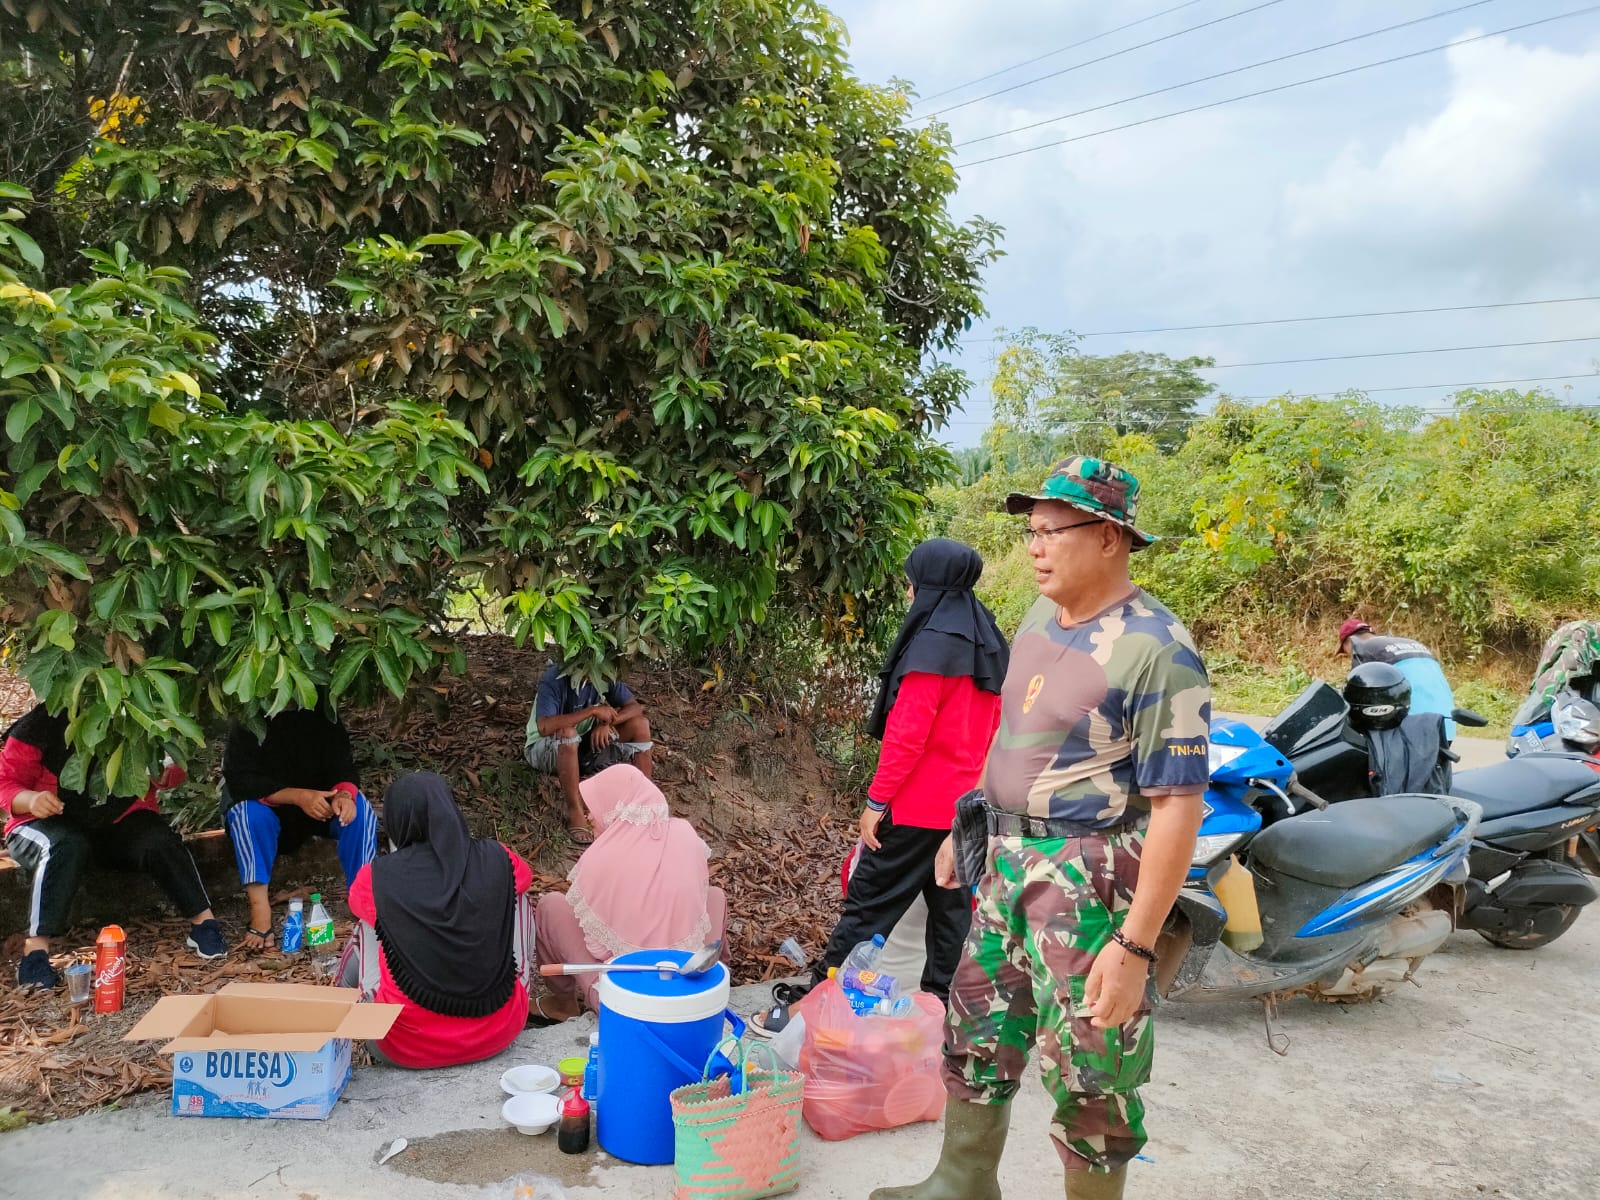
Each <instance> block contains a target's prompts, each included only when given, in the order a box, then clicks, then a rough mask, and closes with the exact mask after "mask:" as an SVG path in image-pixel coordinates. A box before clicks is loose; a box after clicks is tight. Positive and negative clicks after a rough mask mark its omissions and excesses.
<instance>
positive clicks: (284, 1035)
mask: <svg viewBox="0 0 1600 1200" xmlns="http://www.w3.org/2000/svg"><path fill="white" fill-rule="evenodd" d="M360 1000H361V993H360V991H358V990H357V989H355V988H332V987H320V986H317V985H315V984H303V983H230V984H229V985H228V986H227V987H225V988H223V989H222V990H221V991H220V992H217V993H215V994H213V995H210V996H165V997H163V998H162V999H160V1000H158V1001H156V1005H155V1007H154V1008H152V1009H151V1010H150V1011H149V1012H148V1013H146V1014H145V1016H144V1019H143V1020H142V1021H140V1022H139V1023H138V1024H137V1025H135V1026H134V1027H133V1028H132V1029H131V1030H129V1031H128V1033H127V1035H126V1036H125V1037H124V1039H123V1040H124V1041H130V1042H135V1041H154V1040H156V1039H160V1038H166V1039H170V1040H168V1041H167V1044H166V1045H165V1046H163V1047H161V1052H162V1053H163V1054H171V1055H172V1115H173V1116H175V1117H281V1118H287V1119H290V1120H301V1121H312V1120H315V1121H320V1120H322V1119H323V1118H324V1117H326V1116H327V1115H328V1113H330V1112H331V1111H332V1110H333V1106H334V1104H335V1103H336V1102H337V1101H338V1099H339V1094H340V1093H341V1092H343V1091H344V1085H345V1084H346V1083H348V1082H349V1081H350V1043H351V1041H352V1040H353V1039H355V1038H381V1037H382V1036H383V1035H384V1034H386V1033H388V1032H389V1027H390V1026H391V1025H393V1024H394V1023H395V1020H396V1019H397V1018H398V1017H399V1016H400V1012H401V1006H400V1005H398V1004H362V1003H360Z"/></svg>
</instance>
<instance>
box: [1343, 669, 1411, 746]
mask: <svg viewBox="0 0 1600 1200" xmlns="http://www.w3.org/2000/svg"><path fill="white" fill-rule="evenodd" d="M1344 702H1345V703H1346V704H1348V705H1349V706H1350V724H1351V727H1352V728H1354V729H1355V730H1356V731H1357V732H1358V733H1371V732H1372V731H1373V730H1374V729H1394V728H1396V727H1397V726H1399V724H1400V722H1401V721H1404V720H1405V719H1406V714H1407V713H1409V712H1410V711H1411V681H1410V680H1409V679H1407V678H1406V677H1405V676H1404V675H1402V674H1401V673H1400V668H1399V667H1396V666H1393V665H1391V664H1390V663H1380V662H1372V663H1362V664H1361V665H1360V666H1359V667H1357V668H1356V669H1355V670H1354V671H1351V672H1350V678H1349V679H1347V680H1345V682H1344Z"/></svg>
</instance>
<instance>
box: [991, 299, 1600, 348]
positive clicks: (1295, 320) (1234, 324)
mask: <svg viewBox="0 0 1600 1200" xmlns="http://www.w3.org/2000/svg"><path fill="white" fill-rule="evenodd" d="M1591 300H1600V296H1560V297H1556V298H1554V299H1550V300H1503V301H1500V302H1499V303H1496V304H1449V305H1444V306H1442V307H1439V308H1391V309H1388V310H1384V311H1376V312H1355V313H1328V314H1326V315H1324V316H1319V317H1269V318H1266V319H1264V320H1260V321H1219V322H1217V323H1215V324H1211V325H1165V326H1157V327H1155V328H1151V329H1098V330H1096V331H1095V332H1093V333H1080V334H1079V335H1078V336H1079V337H1086V338H1090V337H1127V336H1130V335H1132V334H1144V333H1192V332H1194V331H1196V330H1202V329H1247V328H1250V327H1252V326H1258V325H1300V324H1304V323H1306V322H1309V321H1353V320H1356V319H1357V318H1360V317H1411V316H1417V315H1420V314H1424V313H1452V312H1482V311H1484V310H1487V309H1492V308H1530V307H1533V306H1536V305H1541V304H1578V303H1582V302H1585V301H1591ZM989 340H991V341H993V340H998V339H989Z"/></svg>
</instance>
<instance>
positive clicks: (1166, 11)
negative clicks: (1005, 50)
mask: <svg viewBox="0 0 1600 1200" xmlns="http://www.w3.org/2000/svg"><path fill="white" fill-rule="evenodd" d="M1200 2H1201V0H1184V3H1182V4H1175V5H1173V6H1172V7H1171V8H1163V9H1162V10H1161V11H1160V12H1158V13H1151V14H1150V15H1149V16H1148V17H1140V18H1139V19H1138V20H1137V21H1129V22H1128V23H1127V24H1126V25H1118V26H1117V27H1116V28H1115V29H1108V30H1106V31H1105V32H1104V33H1097V34H1095V35H1094V36H1093V37H1086V38H1084V39H1083V40H1082V41H1078V42H1072V43H1070V44H1068V45H1065V46H1058V47H1057V48H1056V49H1054V50H1047V51H1046V52H1045V53H1043V54H1037V55H1035V56H1034V57H1032V58H1025V59H1023V60H1022V61H1021V62H1019V63H1012V64H1011V65H1010V66H1009V67H1001V68H1000V69H999V70H998V71H990V72H989V73H988V74H987V75H979V76H978V77H977V78H976V79H969V80H967V81H966V82H965V83H958V84H956V85H955V86H954V87H947V88H945V89H944V91H942V92H935V93H933V95H931V96H924V97H922V99H921V101H920V103H922V104H930V103H932V102H933V101H935V100H938V99H939V98H940V97H942V96H949V95H953V94H954V93H956V92H960V91H964V90H966V89H967V88H969V87H971V86H973V84H977V83H987V82H988V81H989V80H991V79H997V78H999V77H1000V76H1001V75H1009V74H1011V72H1013V71H1020V70H1022V68H1023V67H1031V66H1033V64H1034V63H1036V62H1043V61H1044V60H1045V59H1047V58H1054V57H1055V56H1056V55H1058V54H1065V53H1066V52H1067V51H1068V50H1076V49H1078V48H1079V47H1080V46H1087V45H1088V44H1089V43H1090V42H1098V41H1101V40H1102V39H1104V38H1108V37H1110V36H1111V35H1112V34H1114V33H1123V32H1125V31H1126V30H1129V29H1132V28H1133V27H1134V26H1136V25H1148V24H1149V23H1150V22H1151V21H1154V20H1156V19H1158V18H1160V17H1165V16H1169V15H1171V14H1172V13H1175V12H1177V11H1178V10H1179V9H1180V8H1193V7H1194V6H1195V5H1196V4H1199V3H1200Z"/></svg>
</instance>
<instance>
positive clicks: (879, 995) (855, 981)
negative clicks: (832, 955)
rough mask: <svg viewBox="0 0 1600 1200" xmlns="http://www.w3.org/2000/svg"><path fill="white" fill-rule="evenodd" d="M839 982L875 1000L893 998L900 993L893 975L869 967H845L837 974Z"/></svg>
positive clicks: (898, 985) (848, 988)
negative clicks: (863, 968)
mask: <svg viewBox="0 0 1600 1200" xmlns="http://www.w3.org/2000/svg"><path fill="white" fill-rule="evenodd" d="M839 983H840V985H841V986H843V987H844V988H846V989H847V990H849V991H852V992H860V993H861V994H862V995H864V996H871V997H873V998H874V999H877V1000H894V999H895V998H897V997H898V996H899V995H900V984H899V982H898V981H897V980H896V979H895V977H894V976H893V975H885V974H884V973H883V972H882V971H875V970H872V969H870V968H868V969H865V970H858V969H856V968H853V967H846V968H845V970H844V972H843V973H842V974H841V975H840V976H839Z"/></svg>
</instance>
